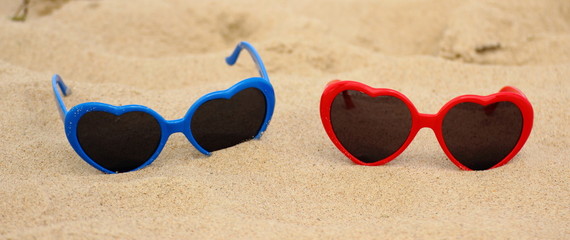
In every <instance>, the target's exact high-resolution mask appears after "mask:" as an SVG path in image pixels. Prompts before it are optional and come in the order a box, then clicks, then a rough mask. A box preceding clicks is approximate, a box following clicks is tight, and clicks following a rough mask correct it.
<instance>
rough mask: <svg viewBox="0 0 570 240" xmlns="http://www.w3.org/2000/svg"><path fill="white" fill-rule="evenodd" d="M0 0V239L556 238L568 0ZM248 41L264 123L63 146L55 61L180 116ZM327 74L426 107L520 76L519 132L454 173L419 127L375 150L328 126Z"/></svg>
mask: <svg viewBox="0 0 570 240" xmlns="http://www.w3.org/2000/svg"><path fill="white" fill-rule="evenodd" d="M18 4H19V1H16V0H1V1H0V5H1V6H2V7H1V8H0V15H1V16H3V17H2V18H1V20H0V82H1V83H2V84H1V85H0V96H1V101H0V105H1V106H2V109H3V110H4V114H1V115H0V122H1V127H0V131H1V132H2V141H1V142H2V144H1V145H0V147H1V149H0V152H2V155H1V156H2V157H1V159H0V186H1V187H0V238H3V239H113V238H120V239H186V238H198V239H228V238H232V239H252V238H257V239H299V238H301V239H315V238H318V239H323V238H326V239H329V238H330V239H353V238H358V239H386V238H388V239H457V238H460V239H537V238H540V239H568V238H570V181H569V177H570V157H569V156H570V148H569V146H570V145H569V143H570V137H569V131H570V127H569V124H568V123H569V122H570V112H569V110H570V109H569V107H568V103H569V102H570V95H569V88H570V84H569V81H568V80H569V79H568V78H569V77H570V2H569V1H565V0H559V1H553V0H548V1H547V0H534V1H532V0H524V1H523V0H496V1H452V0H444V1H442V0H415V1H412V0H410V1H398V0H385V1H364V0H362V1H357V0H351V1H341V0H334V1H329V0H326V1H325V0H314V1H305V0H290V1H253V0H250V1H229V0H228V1H182V0H178V1H176V0H173V1H160V0H141V1H127V0H113V1H111V0H103V1H95V0H93V1H87V0H83V1H39V0H38V1H33V0H32V5H31V6H30V7H31V10H30V14H29V17H28V19H27V20H26V21H25V22H13V21H11V20H10V17H11V16H12V15H13V13H14V11H15V10H16V8H17V7H18ZM239 41H249V42H250V43H252V44H253V45H254V46H255V47H256V48H257V50H258V51H259V53H260V55H261V57H262V58H263V60H264V61H265V63H266V66H267V69H268V73H269V77H270V78H271V81H272V83H273V85H274V88H275V92H276V98H277V103H276V107H275V114H274V116H273V120H272V122H271V124H270V125H269V127H268V129H267V131H266V132H265V134H264V135H263V137H262V138H261V139H260V140H256V141H249V142H246V143H243V144H240V145H238V146H236V147H232V148H228V149H225V150H221V151H217V152H215V153H214V154H213V155H212V156H210V157H206V156H203V155H201V154H200V153H199V152H198V151H197V150H196V149H194V148H193V147H192V145H191V144H190V143H189V142H188V141H187V140H186V138H185V137H184V136H183V135H182V134H175V135H173V136H171V138H170V139H169V141H168V143H167V145H166V147H165V148H164V150H163V151H162V154H161V155H160V156H159V157H158V158H157V159H156V160H155V161H154V163H153V164H151V165H150V166H148V167H146V168H144V169H142V170H140V171H136V172H130V173H123V174H114V175H108V174H103V173H101V172H99V171H98V170H96V169H95V168H93V167H91V166H89V165H88V164H86V163H85V162H84V161H83V160H82V159H81V158H80V157H79V156H78V155H77V154H76V153H75V152H74V151H73V149H72V148H71V146H70V145H69V143H68V141H67V139H66V137H65V133H64V129H63V123H62V122H61V120H60V119H59V115H58V112H57V108H56V105H55V102H54V100H53V93H52V90H51V82H50V78H51V76H52V74H54V73H58V74H60V75H61V76H62V77H63V79H64V80H65V81H66V82H67V83H68V85H69V86H70V87H71V88H72V89H73V94H72V95H71V96H69V97H67V98H66V99H65V101H66V104H67V105H68V106H69V107H71V106H74V105H76V104H79V103H82V102H87V101H100V102H105V103H109V104H114V105H120V104H123V105H126V104H142V105H146V106H148V107H150V108H152V109H154V110H155V111H157V112H158V113H160V114H161V115H162V116H164V117H165V118H166V119H178V118H181V117H182V116H184V114H185V113H186V111H187V110H188V108H189V107H190V106H191V104H192V103H193V102H194V101H195V100H196V99H198V98H199V97H200V96H202V95H204V94H206V93H209V92H211V91H215V90H221V89H225V88H227V87H229V86H231V85H232V84H234V83H236V82H237V81H239V80H242V79H245V78H248V77H251V76H255V75H256V74H257V72H256V71H255V67H254V65H253V63H252V61H250V60H249V59H248V58H242V59H240V60H239V62H238V64H236V66H234V67H229V66H227V65H226V64H225V62H224V57H226V56H227V55H229V54H230V53H231V51H232V50H233V48H234V47H235V44H236V43H238V42H239ZM332 79H345V80H356V81H360V82H363V83H366V84H368V85H370V86H374V87H386V88H393V89H396V90H398V91H401V92H402V93H404V94H406V95H407V96H408V97H409V98H410V99H411V100H412V101H413V102H414V103H415V105H416V107H417V108H418V109H419V110H420V112H424V113H435V112H437V111H438V110H439V108H440V107H441V106H443V105H444V104H445V103H446V102H447V101H449V100H450V99H452V98H453V97H455V96H458V95H462V94H479V95H486V94H491V93H494V92H496V91H498V90H499V89H500V88H501V87H503V86H505V85H513V86H516V87H518V88H520V89H521V90H522V91H524V93H525V94H526V95H527V96H528V98H529V100H530V101H531V103H532V104H533V106H534V109H535V125H534V129H533V132H532V133H531V136H530V138H529V140H528V142H527V144H526V146H525V147H524V148H523V149H522V151H521V152H520V153H519V154H518V155H517V156H516V157H515V158H514V159H513V160H512V161H511V162H510V163H508V164H507V165H505V166H503V167H500V168H497V169H493V170H489V171H478V172H468V171H462V170H460V169H458V168H457V167H456V166H455V165H453V163H452V162H451V161H449V160H448V159H447V157H446V156H445V154H444V152H443V151H442V150H441V148H440V147H439V144H438V143H437V140H436V138H435V136H434V134H433V133H432V131H431V130H428V129H423V130H421V131H420V132H419V134H418V136H417V137H416V139H415V140H414V142H412V144H411V145H410V146H409V147H408V149H407V150H406V151H405V152H404V153H403V154H402V155H400V156H399V157H398V158H396V159H395V160H393V161H392V162H390V163H388V164H386V165H384V166H378V167H366V166H359V165H355V164H353V163H352V162H351V161H350V160H349V159H348V158H346V157H345V156H344V155H343V154H342V153H341V152H340V151H338V149H336V148H335V147H334V145H333V144H332V142H331V141H330V140H329V138H328V137H327V135H326V133H325V131H324V129H323V127H322V124H321V122H320V121H321V120H320V116H319V100H320V96H321V93H322V90H323V89H324V86H325V84H326V83H327V82H328V81H330V80H332Z"/></svg>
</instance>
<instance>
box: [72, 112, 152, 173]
mask: <svg viewBox="0 0 570 240" xmlns="http://www.w3.org/2000/svg"><path fill="white" fill-rule="evenodd" d="M160 138H161V129H160V124H159V123H158V121H157V120H156V119H155V118H154V117H153V116H152V115H150V114H148V113H145V112H139V111H134V112H127V113H124V114H122V115H114V114H111V113H108V112H103V111H93V112H88V113H85V114H84V115H83V116H82V117H81V119H79V121H78V123H77V140H78V141H79V144H80V145H81V148H82V149H83V151H84V152H85V153H86V154H87V156H89V158H91V159H92V160H93V161H94V162H95V163H97V164H99V165H100V166H102V167H104V168H106V169H108V170H110V171H113V172H128V171H131V170H133V169H136V168H137V167H140V166H141V165H143V164H144V163H145V162H146V161H147V160H148V159H150V157H151V156H152V155H153V154H154V153H155V151H156V149H157V148H158V145H159V143H160Z"/></svg>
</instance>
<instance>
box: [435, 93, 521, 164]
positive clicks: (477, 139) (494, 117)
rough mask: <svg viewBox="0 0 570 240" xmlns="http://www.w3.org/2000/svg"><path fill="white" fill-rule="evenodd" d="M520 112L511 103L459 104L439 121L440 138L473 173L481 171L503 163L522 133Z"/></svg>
mask: <svg viewBox="0 0 570 240" xmlns="http://www.w3.org/2000/svg"><path fill="white" fill-rule="evenodd" d="M522 125H523V119H522V114H521V111H520V109H519V108H518V107H517V106H516V105H515V104H513V103H511V102H498V103H494V104H491V105H487V106H482V105H479V104H476V103H470V102H466V103H460V104H457V105H456V106H454V107H453V108H451V110H449V112H448V113H447V114H446V115H445V118H444V119H443V126H442V131H443V139H444V141H445V145H447V148H448V149H449V151H450V152H451V154H452V155H453V156H454V157H455V159H457V161H459V162H460V163H461V164H463V165H465V166H467V167H468V168H470V169H473V170H485V169H489V168H491V167H493V166H495V165H496V164H497V163H499V162H500V161H501V160H503V159H504V158H505V157H506V156H507V155H508V154H509V153H510V152H511V151H512V150H513V148H514V147H515V145H516V144H517V142H518V141H519V138H520V136H521V132H522Z"/></svg>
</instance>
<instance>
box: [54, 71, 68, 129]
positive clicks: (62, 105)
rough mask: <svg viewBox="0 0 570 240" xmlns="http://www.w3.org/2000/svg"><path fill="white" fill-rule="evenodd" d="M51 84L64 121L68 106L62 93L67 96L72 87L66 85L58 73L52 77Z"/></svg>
mask: <svg viewBox="0 0 570 240" xmlns="http://www.w3.org/2000/svg"><path fill="white" fill-rule="evenodd" d="M51 86H52V88H53V94H54V96H55V101H56V103H57V109H58V110H59V116H60V117H61V120H62V121H64V120H65V114H67V108H66V107H65V103H64V102H63V97H62V96H61V94H62V93H63V96H67V95H69V94H71V89H70V88H68V87H67V86H66V85H65V83H64V82H63V80H61V77H60V76H59V75H57V74H55V75H53V77H52V79H51ZM58 89H59V91H58ZM60 91H61V92H60Z"/></svg>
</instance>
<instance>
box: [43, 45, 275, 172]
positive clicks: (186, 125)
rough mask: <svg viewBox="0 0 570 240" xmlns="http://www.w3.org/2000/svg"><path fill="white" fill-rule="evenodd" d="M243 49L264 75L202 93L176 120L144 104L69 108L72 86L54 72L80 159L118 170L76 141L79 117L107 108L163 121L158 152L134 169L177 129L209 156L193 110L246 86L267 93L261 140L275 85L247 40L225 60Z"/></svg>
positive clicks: (67, 128) (70, 138)
mask: <svg viewBox="0 0 570 240" xmlns="http://www.w3.org/2000/svg"><path fill="white" fill-rule="evenodd" d="M243 49H245V50H247V51H248V52H249V54H250V55H251V57H252V59H253V61H254V62H255V64H256V66H257V70H258V71H259V74H260V75H261V77H252V78H248V79H245V80H242V81H240V82H238V83H236V84H234V85H233V86H231V87H230V88H228V89H226V90H221V91H216V92H212V93H209V94H206V95H204V96H202V97H201V98H199V99H198V100H197V101H196V102H195V103H194V104H192V106H191V107H190V109H189V110H188V112H187V113H186V115H184V117H183V118H180V119H176V120H165V119H164V118H163V117H162V116H161V115H160V114H158V113H156V112H155V111H154V110H152V109H150V108H148V107H145V106H142V105H125V106H113V105H110V104H106V103H100V102H87V103H81V104H79V105H77V106H74V107H73V108H71V109H69V110H67V108H66V106H65V103H64V102H63V96H68V95H70V94H71V89H70V88H68V87H67V86H66V85H65V83H64V82H63V80H62V79H61V77H60V76H59V75H57V74H55V75H54V76H53V78H52V87H53V92H54V95H55V99H56V103H57V107H58V110H59V113H60V116H61V119H62V120H63V122H64V127H65V134H66V136H67V139H68V141H69V143H70V144H71V146H72V147H73V149H74V150H75V152H77V154H78V155H79V156H80V157H81V158H83V160H85V161H86V162H87V163H89V164H90V165H91V166H93V167H95V168H97V169H99V170H100V171H102V172H105V173H115V172H113V171H110V170H108V169H106V168H104V167H102V166H101V165H99V164H97V163H96V162H95V161H93V160H92V159H91V158H89V156H87V154H86V153H85V152H84V151H83V149H82V148H81V145H80V144H79V141H78V140H77V122H78V121H79V119H81V117H82V116H83V115H84V114H85V113H88V112H91V111H104V112H108V113H112V114H114V115H121V114H124V113H127V112H132V111H141V112H145V113H148V114H150V115H152V116H153V117H154V118H156V120H157V121H158V123H159V124H160V128H161V139H160V143H159V146H158V148H157V149H156V151H155V153H154V154H153V155H152V156H151V157H150V158H149V159H148V160H147V161H146V162H145V163H144V164H142V165H141V166H139V167H138V168H136V169H133V170H132V171H136V170H139V169H141V168H144V167H146V166H147V165H149V164H151V163H152V162H153V161H154V160H155V159H156V158H157V157H158V155H159V154H160V152H161V151H162V149H163V148H164V145H165V144H166V142H167V141H168V138H169V137H170V135H172V134H173V133H177V132H181V133H183V134H184V135H185V136H186V138H187V139H188V141H190V143H192V145H193V146H194V147H195V148H196V149H198V151H200V152H201V153H203V154H205V155H210V154H211V152H209V151H207V150H205V149H204V148H202V147H201V146H200V144H198V142H196V139H194V136H193V135H192V130H191V129H190V124H191V120H192V116H193V115H194V112H195V111H196V109H198V107H199V106H200V105H202V104H203V103H205V102H207V101H209V100H213V99H229V98H231V97H232V96H234V95H235V94H236V93H238V92H240V91H241V90H244V89H247V88H257V89H259V90H260V91H261V92H262V93H263V94H264V96H265V101H266V106H267V108H266V111H265V120H264V121H263V125H262V126H261V128H260V130H259V132H258V133H257V135H256V136H255V138H254V139H259V138H260V137H261V135H262V134H263V132H265V130H266V129H267V126H268V125H269V122H270V121H271V117H272V116H273V110H274V108H275V92H274V90H273V86H272V85H271V83H270V82H269V77H268V76H267V70H266V69H265V65H264V64H263V61H262V60H261V57H260V56H259V54H258V53H257V51H256V50H255V48H254V47H253V46H252V45H251V44H249V43H248V42H240V43H239V44H238V45H237V46H236V48H235V50H234V52H233V53H232V55H230V56H229V57H227V58H226V63H227V64H228V65H230V66H231V65H234V64H235V62H236V61H237V59H238V57H239V54H240V52H241V51H242V50H243ZM58 89H59V90H58ZM60 91H61V93H60ZM62 94H63V96H62Z"/></svg>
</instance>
